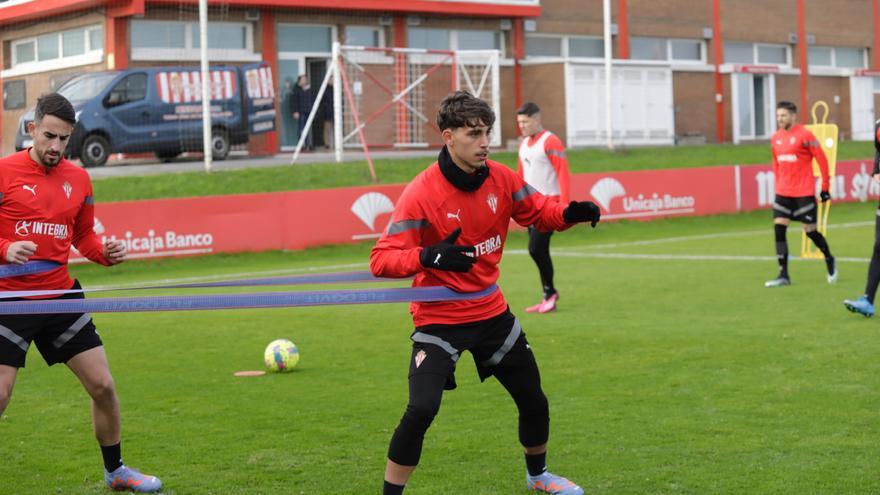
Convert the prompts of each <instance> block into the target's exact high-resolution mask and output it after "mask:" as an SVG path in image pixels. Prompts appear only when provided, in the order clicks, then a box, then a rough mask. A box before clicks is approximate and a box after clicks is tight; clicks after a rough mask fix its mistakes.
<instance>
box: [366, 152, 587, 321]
mask: <svg viewBox="0 0 880 495" xmlns="http://www.w3.org/2000/svg"><path fill="white" fill-rule="evenodd" d="M486 166H487V167H489V172H490V173H489V176H488V178H487V179H486V181H485V182H484V183H483V184H482V185H481V186H480V187H479V188H478V189H477V190H475V191H464V190H461V189H459V188H457V187H455V186H454V185H453V184H452V183H451V182H449V180H447V179H446V177H445V176H444V175H443V173H442V172H441V170H440V165H439V164H438V163H437V162H434V164H433V165H431V166H430V167H428V168H427V169H425V170H424V171H423V172H422V173H420V174H419V175H418V176H416V178H415V179H413V180H412V182H410V183H409V185H407V187H406V189H404V191H403V194H402V195H401V197H400V199H399V200H398V202H397V206H396V207H395V208H394V213H393V214H392V217H391V224H390V225H389V226H388V229H387V230H386V232H385V233H384V234H383V235H382V237H381V238H380V239H379V241H378V242H377V243H376V246H375V247H374V248H373V251H372V253H371V254H370V269H371V270H372V272H373V274H374V275H376V276H378V277H409V276H412V275H415V279H414V280H413V284H412V285H413V287H425V286H445V287H448V288H450V289H452V290H455V291H458V292H477V291H481V290H483V289H486V288H488V287H490V286H491V285H492V284H494V283H495V282H496V281H497V280H498V263H499V262H500V261H501V253H502V250H503V248H504V241H505V239H506V238H507V229H508V227H509V225H510V219H511V218H512V219H513V220H515V221H516V222H517V223H518V224H520V225H523V226H528V225H534V226H535V227H536V228H537V229H538V230H540V231H544V232H547V231H550V230H565V229H567V228H569V227H571V226H572V224H567V223H565V221H564V220H563V219H562V212H563V211H564V210H565V207H566V205H563V204H560V203H558V202H557V201H553V200H550V199H549V198H547V197H546V196H543V195H542V194H541V193H539V192H537V191H536V190H535V189H534V188H532V187H531V186H529V185H528V184H526V183H525V182H524V181H523V180H522V178H520V177H519V176H518V175H517V174H516V172H514V171H513V170H510V169H509V168H507V167H505V166H504V165H502V164H500V163H496V162H493V161H490V160H487V162H486ZM459 227H461V235H460V236H459V238H458V240H457V241H456V244H458V245H462V246H474V247H476V250H477V251H476V255H477V262H476V263H475V264H474V266H473V267H472V268H471V269H470V270H469V271H468V272H465V273H460V272H451V271H444V270H435V269H430V268H425V267H423V266H422V264H421V262H420V261H419V255H420V254H421V252H422V248H423V247H425V246H431V245H434V244H437V243H438V242H440V241H441V240H443V239H445V238H446V237H447V236H449V234H451V233H452V232H453V231H454V230H455V229H457V228H459ZM506 309H507V302H505V300H504V296H503V295H502V294H501V291H500V290H498V291H495V292H493V293H492V294H490V295H488V296H485V297H482V298H479V299H471V300H467V301H441V302H428V303H417V302H416V303H412V304H411V305H410V312H411V313H412V315H413V322H414V323H415V326H417V327H420V326H423V325H430V324H447V325H451V324H462V323H470V322H474V321H480V320H485V319H488V318H492V317H495V316H498V315H499V314H501V313H503V312H504V311H505V310H506Z"/></svg>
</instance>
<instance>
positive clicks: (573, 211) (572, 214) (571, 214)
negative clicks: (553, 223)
mask: <svg viewBox="0 0 880 495" xmlns="http://www.w3.org/2000/svg"><path fill="white" fill-rule="evenodd" d="M601 216H602V214H601V213H600V212H599V207H598V206H596V203H593V202H592V201H572V202H571V203H569V204H568V208H566V209H565V211H563V212H562V219H563V220H565V223H580V222H590V226H592V227H594V228H595V227H596V224H597V223H599V217H601Z"/></svg>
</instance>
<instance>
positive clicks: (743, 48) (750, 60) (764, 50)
mask: <svg viewBox="0 0 880 495" xmlns="http://www.w3.org/2000/svg"><path fill="white" fill-rule="evenodd" d="M788 49H789V47H787V46H785V45H764V44H760V45H759V44H754V43H739V42H733V41H727V42H725V43H724V61H725V62H727V63H732V64H745V65H754V64H758V65H790V62H789V60H788Z"/></svg>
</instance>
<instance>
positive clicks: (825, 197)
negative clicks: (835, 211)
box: [819, 191, 831, 203]
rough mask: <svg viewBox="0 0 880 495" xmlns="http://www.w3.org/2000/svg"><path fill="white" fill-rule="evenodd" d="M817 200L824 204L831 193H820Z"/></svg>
mask: <svg viewBox="0 0 880 495" xmlns="http://www.w3.org/2000/svg"><path fill="white" fill-rule="evenodd" d="M819 199H821V200H822V202H823V203H824V202H826V201H828V200H829V199H831V193H829V192H828V191H822V192H820V193H819Z"/></svg>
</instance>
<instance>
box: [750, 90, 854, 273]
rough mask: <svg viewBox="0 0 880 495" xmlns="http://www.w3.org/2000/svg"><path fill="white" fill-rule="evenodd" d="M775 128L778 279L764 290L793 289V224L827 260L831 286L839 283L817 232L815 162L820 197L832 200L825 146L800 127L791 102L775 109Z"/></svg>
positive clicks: (823, 240)
mask: <svg viewBox="0 0 880 495" xmlns="http://www.w3.org/2000/svg"><path fill="white" fill-rule="evenodd" d="M776 124H777V126H778V127H779V129H778V130H777V131H776V133H774V134H773V137H772V138H771V140H770V150H771V152H772V153H773V174H774V175H775V177H776V198H775V199H774V201H773V224H774V225H773V228H774V232H775V235H776V259H777V261H778V262H779V275H778V276H777V277H776V278H775V279H773V280H768V281H767V282H765V283H764V286H765V287H783V286H786V285H791V278H790V277H789V276H788V242H787V241H786V238H785V233H786V230H787V229H788V225H789V224H790V223H791V221H792V220H795V221H798V222H802V223H803V224H804V232H806V234H807V237H809V238H810V240H812V241H813V243H814V244H815V245H816V247H817V248H819V250H820V251H822V254H823V255H824V256H825V265H826V268H827V269H828V277H827V280H828V283H829V284H833V283H835V282H837V266H836V264H835V263H834V256H832V255H831V249H830V248H829V247H828V241H826V240H825V236H823V235H822V233H821V232H819V231H818V230H816V221H817V216H818V205H817V203H816V185H815V184H816V182H815V179H814V178H813V159H815V160H816V163H818V164H819V171H820V172H821V175H822V184H821V188H820V191H821V192H820V193H819V197H820V199H821V200H822V202H823V203H824V202H826V201H828V200H829V199H831V194H830V193H829V184H830V178H829V176H828V159H827V158H826V157H825V152H824V151H822V145H821V144H820V143H819V141H818V140H817V139H816V136H814V135H813V133H812V132H810V131H808V130H807V129H806V128H804V126H802V125H800V124H798V123H797V107H796V106H795V104H794V103H792V102H790V101H780V102H779V104H778V105H776Z"/></svg>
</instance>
